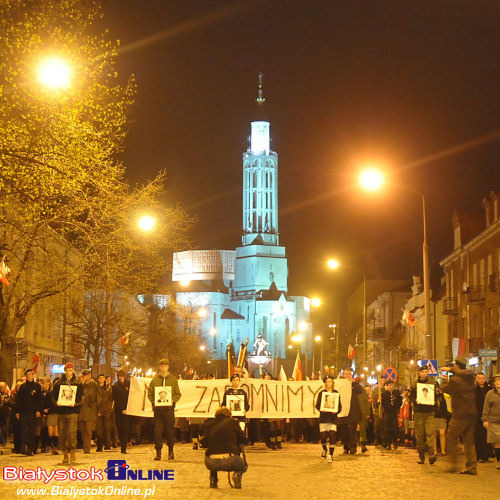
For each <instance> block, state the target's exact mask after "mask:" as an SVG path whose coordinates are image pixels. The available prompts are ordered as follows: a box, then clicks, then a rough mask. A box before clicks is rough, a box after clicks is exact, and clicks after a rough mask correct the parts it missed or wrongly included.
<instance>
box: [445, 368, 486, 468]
mask: <svg viewBox="0 0 500 500" xmlns="http://www.w3.org/2000/svg"><path fill="white" fill-rule="evenodd" d="M466 367H467V365H466V361H465V359H464V358H457V359H456V360H455V362H454V364H453V366H452V367H451V368H449V367H445V368H443V369H442V370H443V371H448V372H451V373H453V377H451V378H450V379H449V381H448V382H446V381H445V382H443V384H442V389H443V392H446V393H447V394H449V395H450V396H451V408H452V417H451V421H450V425H449V426H448V433H447V438H446V440H447V453H448V455H449V458H450V462H451V467H450V469H449V471H448V472H457V462H458V452H457V447H458V438H459V436H462V437H463V440H464V448H465V470H464V471H463V472H462V473H461V474H470V475H472V476H475V475H477V459H476V449H475V446H474V427H475V424H476V418H477V409H476V392H475V386H474V374H473V373H472V371H471V370H467V369H466Z"/></svg>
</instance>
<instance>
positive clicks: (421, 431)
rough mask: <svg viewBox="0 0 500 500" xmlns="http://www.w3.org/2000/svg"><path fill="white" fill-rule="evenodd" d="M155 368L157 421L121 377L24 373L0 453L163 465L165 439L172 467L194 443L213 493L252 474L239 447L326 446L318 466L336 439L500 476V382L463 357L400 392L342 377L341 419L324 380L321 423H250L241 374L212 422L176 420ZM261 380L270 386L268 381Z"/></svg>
mask: <svg viewBox="0 0 500 500" xmlns="http://www.w3.org/2000/svg"><path fill="white" fill-rule="evenodd" d="M158 367H159V369H158V373H157V374H156V375H155V376H154V377H153V379H152V381H151V382H150V384H149V388H148V391H147V397H148V399H149V400H150V402H151V404H152V407H153V412H154V417H153V419H152V421H151V419H148V418H142V417H134V416H131V415H127V403H128V396H129V388H130V382H129V377H128V373H127V372H126V371H124V370H119V371H118V372H117V380H116V381H115V382H114V383H113V382H112V379H111V377H109V376H105V375H104V374H99V375H98V376H97V377H96V378H95V380H94V378H93V377H92V374H91V371H90V370H88V369H85V370H82V372H81V373H80V374H79V376H77V375H76V374H75V370H74V366H73V364H72V363H66V365H65V366H64V374H63V375H62V376H61V377H60V378H56V379H54V380H50V379H49V378H48V377H43V378H37V379H36V378H35V374H34V372H33V370H31V369H27V370H26V371H25V376H24V377H23V378H21V379H19V380H18V381H17V382H16V385H15V387H14V388H13V390H12V391H9V390H8V387H7V385H6V383H5V382H0V446H5V445H6V444H7V442H8V441H9V438H10V437H11V436H12V437H13V452H14V453H18V454H24V455H28V456H30V455H33V454H35V453H40V452H41V453H46V452H49V453H50V452H51V453H52V454H54V455H58V454H59V453H60V452H62V454H63V463H71V462H75V460H76V458H75V452H76V449H77V448H81V449H82V450H83V453H85V454H89V453H91V449H92V447H93V446H95V452H103V451H105V450H110V449H111V448H116V447H117V446H120V450H121V453H122V454H126V453H127V447H128V446H129V445H130V444H131V443H141V442H142V443H147V442H150V443H151V442H152V443H154V448H155V451H156V455H155V460H161V458H162V456H161V452H162V448H163V443H164V441H166V443H167V449H168V455H167V458H168V460H174V443H175V441H176V440H177V441H183V442H190V441H191V442H192V444H193V449H195V450H196V449H198V448H204V449H205V464H206V466H207V468H208V469H209V470H210V486H211V487H213V488H216V487H217V471H218V470H231V471H233V481H234V486H235V487H237V488H238V487H241V477H242V474H243V473H244V472H245V470H246V468H247V464H246V460H244V455H243V458H242V447H241V445H242V444H245V443H250V444H254V443H255V442H259V441H262V442H264V443H265V444H266V446H268V448H270V449H271V450H279V449H281V448H282V442H283V441H287V442H301V441H305V442H312V443H320V444H321V458H322V459H323V460H325V461H327V462H333V457H334V450H335V447H336V445H337V443H338V442H339V441H340V443H341V445H342V448H343V453H344V454H356V453H357V452H358V449H359V450H360V451H361V453H366V452H367V451H368V448H367V445H380V446H383V447H384V448H385V449H386V450H391V449H395V448H397V447H398V446H405V447H411V448H416V450H417V452H418V462H419V463H420V464H424V463H425V462H426V458H427V457H428V462H429V464H434V463H435V462H436V461H437V459H438V455H439V454H441V455H445V454H447V455H449V471H450V472H457V471H458V470H459V466H458V451H457V449H458V446H459V441H460V440H462V442H463V447H464V451H465V470H463V471H461V473H462V474H471V475H475V474H477V463H478V462H479V463H484V462H488V461H490V459H491V458H496V463H497V468H499V469H500V374H497V375H495V376H494V377H493V380H492V382H491V384H489V383H488V382H487V380H486V377H485V375H484V374H483V373H477V374H474V373H473V372H472V371H471V370H468V369H467V367H466V362H465V360H464V359H462V358H458V359H456V360H455V362H454V363H453V365H452V366H450V367H445V368H443V369H442V370H443V379H444V380H442V381H441V385H440V384H438V383H437V382H436V381H435V380H434V378H433V377H429V371H428V367H427V366H422V367H420V369H419V372H418V378H417V381H416V382H415V383H414V384H412V386H411V387H408V388H403V389H402V391H401V392H400V391H399V390H398V389H397V388H396V387H395V384H394V382H393V381H391V380H387V381H385V383H384V385H383V387H378V388H371V387H370V386H367V387H363V386H362V384H361V379H359V378H356V379H354V378H353V373H352V371H351V370H350V369H349V368H346V369H345V370H343V372H342V377H343V378H344V379H347V380H350V381H351V384H350V388H351V395H350V401H349V402H348V408H349V410H348V411H347V406H346V408H345V409H346V411H344V412H342V408H343V402H342V398H341V396H340V394H339V391H337V389H336V387H335V386H336V380H335V379H334V377H333V376H332V375H327V376H326V377H325V379H324V388H323V389H322V390H321V391H320V392H319V393H318V395H317V399H316V405H315V406H316V409H317V410H318V412H319V418H310V419H297V418H291V419H283V418H250V419H248V418H247V417H246V416H245V414H246V412H248V411H249V409H250V404H249V400H248V395H247V393H246V392H245V390H244V389H242V387H241V383H242V381H243V377H244V375H243V373H242V370H241V368H237V370H236V373H234V374H233V375H232V376H231V378H230V387H228V388H227V389H226V391H225V393H224V395H223V398H222V401H221V408H219V410H217V412H216V415H215V418H211V419H203V418H176V417H175V411H174V410H175V404H176V402H177V401H178V400H179V399H180V397H181V393H180V390H179V384H178V380H177V378H176V377H175V376H174V375H172V374H171V373H170V372H169V361H168V359H166V358H163V359H161V360H160V361H159V363H158ZM448 375H451V376H448ZM262 376H263V378H266V379H272V377H271V376H270V375H269V374H264V375H262ZM202 378H213V377H211V376H208V375H204V376H202ZM341 412H342V416H340V414H341Z"/></svg>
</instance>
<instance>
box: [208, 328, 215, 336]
mask: <svg viewBox="0 0 500 500" xmlns="http://www.w3.org/2000/svg"><path fill="white" fill-rule="evenodd" d="M208 333H209V334H210V335H215V334H216V333H217V328H215V327H214V326H212V328H210V330H208Z"/></svg>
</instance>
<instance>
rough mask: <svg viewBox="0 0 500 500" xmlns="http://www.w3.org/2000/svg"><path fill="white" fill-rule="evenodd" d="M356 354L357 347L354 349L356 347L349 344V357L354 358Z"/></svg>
mask: <svg viewBox="0 0 500 500" xmlns="http://www.w3.org/2000/svg"><path fill="white" fill-rule="evenodd" d="M355 356H356V349H354V347H353V346H352V345H351V344H349V347H348V348H347V357H348V358H349V359H354V357H355Z"/></svg>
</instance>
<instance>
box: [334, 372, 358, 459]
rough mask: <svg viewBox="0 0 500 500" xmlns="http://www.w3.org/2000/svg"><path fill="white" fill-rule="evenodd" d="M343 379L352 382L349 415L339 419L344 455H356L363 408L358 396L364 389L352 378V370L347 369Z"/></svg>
mask: <svg viewBox="0 0 500 500" xmlns="http://www.w3.org/2000/svg"><path fill="white" fill-rule="evenodd" d="M342 378H345V379H347V380H350V381H351V404H350V407H349V414H348V415H347V416H346V417H340V418H339V430H340V435H341V440H342V444H343V445H344V454H345V455H347V454H351V455H354V454H355V453H356V451H357V444H358V439H357V431H358V428H359V423H360V422H361V418H362V416H361V408H360V405H359V398H358V395H359V394H361V393H362V392H363V390H364V389H363V388H362V387H361V385H359V384H358V382H355V381H354V380H353V378H352V370H351V369H350V368H346V369H345V370H344V372H343V373H342Z"/></svg>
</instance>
